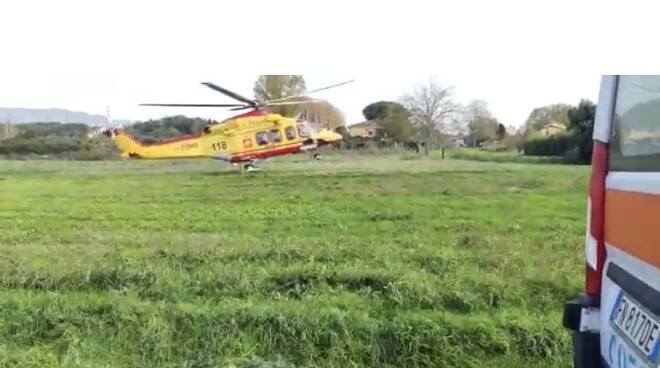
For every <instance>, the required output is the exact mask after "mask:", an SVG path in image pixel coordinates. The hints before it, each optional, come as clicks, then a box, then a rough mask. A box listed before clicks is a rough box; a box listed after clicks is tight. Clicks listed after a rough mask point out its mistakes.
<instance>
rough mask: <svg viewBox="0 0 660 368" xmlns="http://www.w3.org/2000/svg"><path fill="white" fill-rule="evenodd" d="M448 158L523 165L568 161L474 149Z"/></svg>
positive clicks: (462, 151) (553, 157) (459, 152)
mask: <svg viewBox="0 0 660 368" xmlns="http://www.w3.org/2000/svg"><path fill="white" fill-rule="evenodd" d="M447 156H448V157H451V158H454V159H460V160H472V161H483V162H512V163H523V164H562V163H565V162H566V159H565V158H564V157H561V156H526V155H523V154H519V153H517V152H515V151H504V152H493V151H485V150H480V149H472V148H470V149H463V150H460V151H451V152H449V153H448V154H447Z"/></svg>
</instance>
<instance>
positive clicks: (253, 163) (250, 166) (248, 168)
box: [242, 160, 261, 173]
mask: <svg viewBox="0 0 660 368" xmlns="http://www.w3.org/2000/svg"><path fill="white" fill-rule="evenodd" d="M256 171H261V168H260V167H257V160H250V161H249V162H248V163H246V164H245V165H243V170H242V172H243V173H251V172H256Z"/></svg>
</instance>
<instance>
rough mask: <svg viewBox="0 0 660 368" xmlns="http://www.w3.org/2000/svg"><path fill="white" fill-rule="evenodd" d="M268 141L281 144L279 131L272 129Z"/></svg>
mask: <svg viewBox="0 0 660 368" xmlns="http://www.w3.org/2000/svg"><path fill="white" fill-rule="evenodd" d="M270 141H271V142H276V143H277V142H282V133H280V130H279V129H273V130H271V131H270Z"/></svg>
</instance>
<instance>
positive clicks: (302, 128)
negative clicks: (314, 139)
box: [298, 124, 310, 138]
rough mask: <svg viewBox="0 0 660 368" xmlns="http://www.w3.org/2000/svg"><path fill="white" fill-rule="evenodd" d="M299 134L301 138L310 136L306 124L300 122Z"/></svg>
mask: <svg viewBox="0 0 660 368" xmlns="http://www.w3.org/2000/svg"><path fill="white" fill-rule="evenodd" d="M298 135H299V136H300V138H309V136H310V134H309V129H307V127H306V126H305V125H304V124H298Z"/></svg>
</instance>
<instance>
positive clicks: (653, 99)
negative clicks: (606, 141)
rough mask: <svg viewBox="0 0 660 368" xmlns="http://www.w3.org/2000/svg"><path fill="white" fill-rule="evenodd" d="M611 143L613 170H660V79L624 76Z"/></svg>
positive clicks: (617, 96)
mask: <svg viewBox="0 0 660 368" xmlns="http://www.w3.org/2000/svg"><path fill="white" fill-rule="evenodd" d="M613 119H614V120H613V123H612V137H611V141H610V170H613V171H660V76H650V75H649V76H633V75H630V76H621V77H619V83H618V87H617V95H616V104H615V107H614V118H613Z"/></svg>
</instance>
